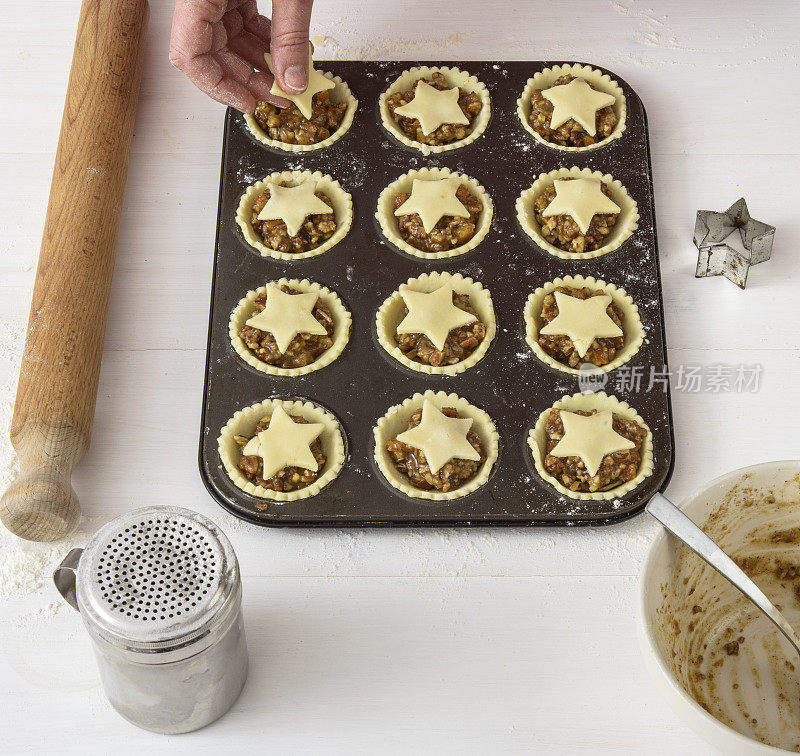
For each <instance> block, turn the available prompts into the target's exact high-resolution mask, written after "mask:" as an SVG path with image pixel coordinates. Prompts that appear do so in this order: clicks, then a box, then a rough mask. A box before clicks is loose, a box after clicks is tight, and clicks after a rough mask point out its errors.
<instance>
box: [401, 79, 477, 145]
mask: <svg viewBox="0 0 800 756" xmlns="http://www.w3.org/2000/svg"><path fill="white" fill-rule="evenodd" d="M394 112H395V113H397V114H398V115H401V116H404V117H406V118H416V119H417V120H418V121H419V125H420V127H421V128H422V133H423V134H424V135H425V136H428V135H429V134H432V133H433V132H434V131H436V129H438V128H439V127H440V126H441V125H442V124H443V123H458V124H462V125H464V126H466V125H467V124H468V123H469V118H467V117H466V116H465V115H464V111H463V110H461V108H460V107H459V105H458V87H453V88H452V89H436V87H432V86H431V85H430V84H428V83H427V82H426V81H423V80H422V79H420V80H419V81H418V82H417V88H416V89H415V90H414V99H413V100H411V102H409V103H407V104H406V105H401V106H400V107H399V108H395V109H394Z"/></svg>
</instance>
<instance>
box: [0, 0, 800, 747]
mask: <svg viewBox="0 0 800 756" xmlns="http://www.w3.org/2000/svg"><path fill="white" fill-rule="evenodd" d="M648 3H650V4H648ZM450 5H451V4H450V3H447V2H441V1H440V2H436V1H435V0H433V1H432V0H424V1H423V0H398V2H396V3H385V2H381V1H380V0H372V1H371V2H363V1H362V2H346V0H340V1H338V2H334V0H327V2H326V0H318V7H317V9H316V12H315V18H314V22H313V28H312V33H313V34H325V35H326V36H327V39H326V41H325V43H324V44H321V45H318V48H319V50H318V57H319V58H336V57H340V58H349V57H363V58H387V59H391V58H420V59H425V58H434V59H437V58H438V59H441V60H451V59H470V58H472V59H476V58H501V57H504V56H505V57H507V58H509V59H511V58H514V59H525V58H528V59H546V58H550V59H578V60H588V61H593V62H596V63H598V64H601V65H605V66H607V67H609V68H611V69H612V70H614V71H616V72H618V73H619V75H620V76H622V77H623V78H625V79H627V80H628V82H630V83H631V84H632V85H633V86H634V87H635V88H636V89H637V90H638V92H639V93H640V95H641V97H642V99H643V100H644V103H645V106H646V107H647V110H648V114H649V119H650V135H651V140H652V147H653V159H654V164H653V175H654V179H655V187H656V209H657V214H658V233H659V240H660V244H661V263H662V274H663V278H664V295H665V305H666V319H667V332H668V343H669V347H670V362H671V366H672V367H673V368H677V366H678V365H679V364H684V365H699V366H703V367H705V368H707V367H708V366H710V365H714V364H718V363H724V364H730V365H734V366H735V365H738V364H750V365H752V364H758V365H761V366H762V368H763V373H762V380H761V387H760V390H759V391H758V392H757V393H748V394H737V393H732V392H720V393H707V392H700V393H691V392H675V393H674V394H673V405H674V414H675V426H676V442H677V448H676V470H675V474H674V477H673V479H672V484H671V485H670V488H669V491H670V493H671V494H672V495H673V496H674V497H675V498H677V499H680V498H682V497H683V496H685V495H686V494H687V493H688V492H689V491H690V490H692V489H693V488H695V487H696V486H698V485H700V484H702V483H703V482H704V481H706V480H708V479H710V478H712V477H714V476H716V475H718V474H720V473H723V472H725V471H727V470H730V469H732V468H735V467H739V466H742V465H746V464H751V463H755V462H761V461H766V460H770V459H779V458H786V457H796V456H798V442H797V439H798V437H800V381H798V373H800V350H799V349H798V340H797V334H798V331H797V314H798V307H797V294H796V292H797V288H796V287H797V286H798V284H799V283H800V281H799V280H798V268H797V264H796V259H797V250H798V249H800V233H799V232H798V225H797V220H798V213H797V205H798V203H799V202H800V190H798V179H797V176H798V175H800V156H799V153H798V133H800V132H799V131H798V121H799V120H800V93H798V89H797V86H796V77H797V74H798V64H797V60H798V52H800V45H798V42H797V34H796V31H797V28H798V22H800V10H799V9H798V6H797V5H796V4H794V3H790V2H788V0H787V1H786V2H780V1H779V0H763V1H762V2H760V3H749V2H748V3H745V2H743V0H733V1H732V2H730V3H728V4H727V10H724V11H723V10H722V9H721V8H720V5H719V4H718V3H711V2H709V3H697V2H695V1H694V0H681V1H680V2H679V1H678V0H673V2H661V3H659V2H657V0H610V1H609V2H605V1H602V2H601V0H572V2H570V3H563V2H558V3H556V2H552V1H551V0H539V1H538V2H536V3H525V2H502V1H501V2H495V3H493V4H492V5H491V9H490V10H487V7H486V6H487V4H486V3H484V2H481V1H479V0H462V3H461V4H460V6H459V8H458V9H457V10H455V11H454V10H451V9H448V8H449V6H450ZM0 8H1V9H2V17H3V19H4V20H3V33H2V42H3V44H2V45H0V79H2V82H3V85H2V93H1V94H0V97H2V108H0V176H2V185H1V187H0V321H1V323H0V392H2V393H0V407H3V406H4V405H5V407H4V409H3V415H2V418H3V423H4V425H7V423H8V419H9V408H8V402H10V400H11V399H12V397H13V391H14V387H15V382H16V369H17V362H18V356H19V350H20V348H21V345H22V338H23V332H24V327H25V322H26V319H27V311H28V304H29V298H30V292H31V287H32V285H33V277H34V270H35V263H36V255H37V251H38V243H39V239H40V235H41V229H42V223H43V213H44V208H45V205H46V198H47V191H48V187H49V182H50V174H51V169H52V161H53V151H54V148H55V144H56V138H57V134H58V127H59V119H60V116H61V108H62V104H63V95H64V90H65V87H66V80H67V72H68V67H69V61H70V57H71V53H72V44H73V37H74V31H75V23H76V19H77V13H78V3H77V2H67V0H47V2H45V1H44V0H28V2H25V3H18V2H11V0H2V4H1V5H0ZM453 13H457V15H459V18H457V19H452V18H451V17H452V15H453ZM723 14H724V17H723ZM170 17H171V3H169V2H166V0H152V8H151V23H150V32H149V39H148V44H147V54H146V62H145V70H144V80H143V83H142V91H141V97H140V101H139V111H138V115H137V122H136V136H135V139H134V143H133V154H132V158H131V163H130V172H129V178H128V188H127V193H126V195H125V203H124V212H123V217H122V228H121V233H120V240H119V247H118V251H117V265H116V272H115V278H114V287H113V293H112V302H111V312H110V318H109V324H108V333H107V337H106V351H105V355H104V359H103V368H102V375H101V382H100V394H99V399H98V403H97V418H96V421H95V432H94V439H93V445H92V448H91V451H90V452H89V454H88V456H87V457H86V459H85V461H84V462H83V463H82V465H81V466H80V468H79V470H78V471H77V474H76V476H75V487H76V489H77V491H78V493H79V496H80V499H81V501H82V503H83V507H84V510H85V513H86V519H85V522H84V523H83V526H82V531H83V535H82V536H79V539H82V540H85V539H86V537H87V536H86V534H88V533H91V532H93V531H94V530H95V529H96V528H97V527H99V526H100V525H101V524H102V523H103V522H105V521H106V520H108V519H110V518H112V517H114V516H116V515H117V514H119V513H121V512H123V511H126V510H128V509H129V508H131V507H135V506H141V505H145V504H180V505H184V506H188V507H191V508H194V509H196V510H199V511H201V512H203V513H205V514H207V515H209V516H211V517H212V518H214V519H215V520H216V521H217V522H218V523H220V524H221V526H222V527H223V528H224V529H225V530H226V531H227V533H228V534H229V536H230V538H231V540H232V541H233V545H234V547H235V549H236V551H237V552H238V555H239V559H240V562H241V566H242V570H243V575H244V601H245V613H246V624H247V632H248V636H249V645H250V652H251V659H252V666H251V672H250V678H249V682H248V684H247V687H246V689H245V691H244V694H243V695H242V697H241V699H240V700H239V702H238V704H237V705H236V706H235V708H234V710H233V711H232V712H231V713H230V714H229V715H228V716H226V717H225V718H224V719H222V720H221V721H219V722H218V723H216V724H215V725H213V726H211V727H209V728H207V729H206V730H204V731H201V732H198V733H194V734H192V735H188V736H181V737H176V738H162V737H159V736H156V735H152V734H149V733H145V732H142V731H139V730H137V729H136V728H134V727H133V726H131V725H129V724H127V723H126V722H124V721H123V720H122V719H120V718H119V717H118V716H117V715H116V714H115V713H114V712H113V711H112V710H111V708H110V707H109V705H108V704H107V703H106V701H105V699H104V697H103V693H102V688H101V686H100V684H99V680H98V676H97V673H96V669H95V666H94V662H93V659H92V658H91V653H90V648H89V644H88V639H87V638H86V636H85V635H84V633H83V629H82V627H81V625H80V621H79V618H78V616H77V614H75V613H73V612H71V611H70V610H68V609H61V610H59V611H56V606H55V605H53V604H52V602H55V601H56V600H57V596H56V594H55V591H54V589H52V588H51V587H50V585H49V584H46V585H45V586H44V588H43V589H42V590H41V591H39V592H36V593H33V594H29V595H24V596H18V597H11V598H9V597H2V598H0V602H2V604H0V731H2V733H3V737H2V740H3V750H4V751H5V752H9V753H11V752H13V753H17V752H22V751H24V750H26V749H28V748H31V749H34V748H35V749H36V750H37V751H39V752H52V753H82V754H84V753H105V752H111V751H112V750H113V751H114V752H116V753H121V752H122V753H128V752H137V753H138V752H142V751H144V752H151V753H153V752H167V751H169V752H171V753H176V752H187V753H188V752H191V753H194V754H197V753H220V752H234V751H236V752H241V751H243V750H245V749H254V748H255V749H258V750H263V751H267V752H273V753H284V752H299V753H348V754H349V753H376V752H401V751H404V752H472V753H493V752H530V751H537V752H549V753H578V752H581V753H592V754H594V753H623V752H642V751H646V752H649V753H665V754H666V753H675V752H678V751H679V750H681V749H684V750H686V749H691V752H695V753H697V752H700V753H703V752H706V750H705V746H704V745H703V744H702V743H701V742H700V741H699V740H698V739H697V738H696V737H695V736H694V735H693V734H692V733H691V732H689V731H688V730H686V729H685V728H684V727H683V726H682V725H681V723H680V722H679V721H678V719H677V718H676V716H675V715H674V714H673V713H672V712H671V711H670V710H669V709H668V708H667V706H666V705H665V703H664V702H663V701H662V700H661V698H660V697H659V695H658V694H657V692H656V691H655V689H654V687H653V686H652V685H651V682H650V680H649V679H648V677H647V676H646V673H645V671H644V668H643V666H642V663H641V660H640V657H639V650H638V648H637V645H636V635H635V619H634V618H635V600H636V590H637V575H638V572H639V567H640V564H641V561H642V557H643V555H644V553H645V551H646V549H647V546H648V543H649V542H650V540H651V538H652V537H653V535H654V533H655V532H656V528H655V527H654V526H653V525H652V524H651V523H650V522H648V521H647V520H646V519H645V518H644V517H643V516H640V517H638V518H635V519H634V520H632V521H629V522H627V523H624V524H621V525H618V526H615V527H610V528H604V529H595V530H588V529H578V530H526V529H495V530H479V529H476V530H466V529H455V530H400V531H395V530H392V531H379V530H376V531H361V530H346V531H315V532H311V531H283V530H279V531H272V530H264V529H257V528H255V527H251V526H249V525H246V524H243V523H240V522H239V521H236V520H234V519H233V518H232V517H231V516H229V515H227V514H225V513H224V512H223V511H222V510H221V509H220V508H219V507H218V506H217V505H216V504H215V503H214V502H213V501H212V500H211V498H210V497H209V496H208V494H207V493H206V491H205V489H204V488H203V485H202V483H201V481H200V478H199V475H198V472H197V465H196V454H197V437H198V426H199V411H200V403H201V391H202V382H203V361H204V349H205V338H206V319H207V312H208V296H209V286H210V276H211V257H212V248H213V239H214V228H215V214H216V213H215V208H216V201H217V181H218V171H219V151H220V144H221V136H222V118H223V110H222V108H221V107H220V106H218V105H216V104H215V103H212V102H210V101H208V100H205V99H204V98H203V97H202V96H201V95H200V94H199V93H197V92H196V91H195V90H194V89H193V88H192V87H191V86H189V84H188V82H186V81H184V79H183V77H182V76H181V75H180V74H179V73H178V72H177V71H175V70H173V69H172V68H171V67H170V66H169V63H168V61H167V44H168V37H169V23H170ZM428 19H434V20H428ZM398 28H399V29H400V30H401V31H397V29H398ZM609 168H610V169H612V171H613V166H610V167H609ZM741 195H744V196H746V197H747V199H748V201H749V203H750V208H751V211H752V212H753V215H754V216H755V217H756V218H759V219H762V220H765V221H767V222H769V223H772V224H774V225H776V226H777V227H778V233H777V237H776V243H775V249H774V257H773V259H772V261H771V262H768V263H766V264H764V265H762V266H760V267H758V268H755V269H754V270H753V272H752V274H751V284H750V286H749V288H748V290H747V291H745V292H742V291H739V290H738V289H737V288H736V287H734V286H733V285H732V284H731V283H729V282H728V281H726V280H724V279H721V278H717V279H705V280H695V279H694V278H693V270H694V264H695V259H696V256H695V249H694V247H693V246H692V244H691V235H692V229H693V224H694V213H695V210H697V209H698V208H704V209H724V208H726V207H727V206H728V205H729V204H731V203H732V202H733V201H734V200H736V199H737V198H738V197H739V196H741ZM0 433H2V436H3V438H2V440H0V452H2V457H0V472H2V471H7V469H8V467H9V464H10V451H9V447H8V444H7V442H6V438H5V437H6V435H7V430H6V427H3V428H2V429H0ZM12 548H13V545H11V544H10V542H9V541H8V539H6V540H5V541H3V545H2V546H0V549H3V550H5V551H6V553H10V550H11V549H12ZM0 563H2V560H0Z"/></svg>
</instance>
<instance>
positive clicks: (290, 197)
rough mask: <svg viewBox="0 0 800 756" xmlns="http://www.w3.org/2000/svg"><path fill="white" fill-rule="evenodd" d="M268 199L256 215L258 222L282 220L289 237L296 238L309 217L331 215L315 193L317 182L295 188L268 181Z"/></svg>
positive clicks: (329, 209)
mask: <svg viewBox="0 0 800 756" xmlns="http://www.w3.org/2000/svg"><path fill="white" fill-rule="evenodd" d="M267 188H268V189H269V199H268V200H267V204H266V205H264V208H263V209H262V210H261V212H260V213H259V214H258V219H259V220H282V221H283V222H284V223H285V224H286V230H287V231H288V232H289V236H296V235H297V233H298V232H299V231H300V229H301V227H302V226H303V221H304V220H305V219H306V218H307V217H308V216H309V215H325V214H327V213H332V212H333V209H332V208H331V206H330V205H327V204H325V203H324V202H323V201H322V200H321V199H320V198H319V197H317V195H316V194H315V192H316V191H317V182H316V181H313V180H312V179H309V180H307V181H304V182H303V183H302V184H298V185H297V186H281V185H280V184H278V183H276V182H273V181H268V182H267Z"/></svg>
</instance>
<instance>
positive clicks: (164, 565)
mask: <svg viewBox="0 0 800 756" xmlns="http://www.w3.org/2000/svg"><path fill="white" fill-rule="evenodd" d="M239 596H240V593H239V567H238V564H237V561H236V555H235V554H234V552H233V549H232V547H231V545H230V542H229V541H228V539H227V538H226V537H225V535H224V534H223V533H222V532H221V531H220V530H219V529H218V528H217V526H216V525H214V523H213V522H211V520H209V519H208V518H206V517H203V516H202V515H199V514H197V513H196V512H191V511H189V510H188V509H181V508H178V507H148V508H146V509H138V510H136V511H134V512H131V513H130V514H127V515H124V516H122V517H119V518H117V519H116V520H114V521H112V522H110V523H109V524H108V525H106V526H105V527H104V528H102V529H101V530H99V531H98V532H97V533H96V534H95V535H94V537H93V538H92V540H91V541H90V542H89V543H88V544H87V545H86V548H85V549H84V552H83V555H82V556H81V560H80V564H79V566H78V577H77V598H78V606H79V608H80V611H81V614H82V615H83V617H84V621H85V622H86V624H87V626H88V627H89V628H90V629H94V630H96V631H97V632H98V633H99V634H100V635H101V636H103V637H104V638H105V639H106V640H108V641H109V642H111V643H114V644H116V645H120V646H123V647H127V648H131V649H141V650H143V651H160V650H168V649H172V648H175V647H176V646H180V645H183V644H186V643H189V642H191V641H192V640H195V639H197V638H199V637H201V636H203V635H205V634H207V633H208V632H210V631H211V630H212V629H213V627H214V625H215V623H217V622H219V621H222V619H223V615H227V614H228V612H226V611H225V609H226V607H228V606H230V604H231V602H232V601H237V602H238V600H239Z"/></svg>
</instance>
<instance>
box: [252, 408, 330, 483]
mask: <svg viewBox="0 0 800 756" xmlns="http://www.w3.org/2000/svg"><path fill="white" fill-rule="evenodd" d="M324 429H325V426H324V425H323V424H322V423H296V422H295V421H294V420H292V418H291V417H289V415H287V414H286V410H284V409H283V407H281V405H280V404H279V405H278V406H277V407H275V409H274V410H273V412H272V417H271V418H270V421H269V427H268V428H267V429H266V430H263V431H261V432H260V433H259V434H258V435H257V436H254V437H253V438H251V439H250V440H249V441H248V442H247V444H246V446H245V447H244V449H242V454H244V455H245V456H248V457H250V456H252V457H261V461H262V462H263V463H264V469H263V470H262V472H261V477H262V478H264V480H269V479H270V478H271V477H272V476H273V475H275V473H276V472H280V471H281V470H283V468H284V467H302V468H303V469H304V470H313V471H314V472H317V470H319V465H318V464H317V460H316V459H315V458H314V454H313V452H312V451H311V446H310V445H311V444H312V443H313V442H314V441H315V440H316V439H317V438H318V437H319V435H320V433H322V431H323V430H324Z"/></svg>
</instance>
